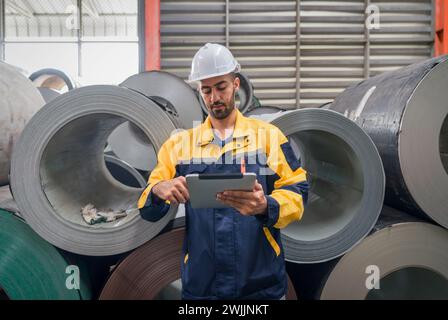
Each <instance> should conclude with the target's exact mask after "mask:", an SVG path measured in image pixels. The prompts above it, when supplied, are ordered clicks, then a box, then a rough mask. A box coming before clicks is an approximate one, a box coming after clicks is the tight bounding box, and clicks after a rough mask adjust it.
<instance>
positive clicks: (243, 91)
mask: <svg viewBox="0 0 448 320" xmlns="http://www.w3.org/2000/svg"><path fill="white" fill-rule="evenodd" d="M237 77H238V78H240V89H239V90H238V91H237V106H238V110H240V111H241V112H242V113H246V111H248V109H249V108H250V107H252V105H253V103H254V101H253V97H254V87H253V86H252V83H251V82H250V80H249V78H248V77H247V76H246V75H245V74H244V73H238V74H237ZM198 99H199V102H200V104H201V108H202V111H203V112H204V114H205V115H207V114H208V110H207V106H206V105H205V103H204V100H203V99H202V97H201V95H200V94H199V95H198Z"/></svg>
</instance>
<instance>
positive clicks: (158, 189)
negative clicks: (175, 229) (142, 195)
mask: <svg viewBox="0 0 448 320" xmlns="http://www.w3.org/2000/svg"><path fill="white" fill-rule="evenodd" d="M152 193H153V194H155V195H156V196H157V197H159V198H160V199H162V200H165V201H166V200H168V201H169V202H170V203H172V204H178V203H185V202H187V201H188V200H189V199H190V195H189V193H188V189H187V180H186V179H185V177H182V176H180V177H177V178H174V179H171V180H167V181H161V182H159V183H157V184H156V185H155V186H154V187H152Z"/></svg>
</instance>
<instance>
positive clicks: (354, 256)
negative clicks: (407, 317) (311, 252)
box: [287, 206, 448, 300]
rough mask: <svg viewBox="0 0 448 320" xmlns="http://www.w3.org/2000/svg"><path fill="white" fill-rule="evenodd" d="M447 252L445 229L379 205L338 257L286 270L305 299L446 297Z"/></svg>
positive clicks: (447, 234)
mask: <svg viewBox="0 0 448 320" xmlns="http://www.w3.org/2000/svg"><path fill="white" fill-rule="evenodd" d="M447 249H448V232H447V231H446V230H445V229H443V228H441V227H439V226H436V225H434V224H430V223H427V222H425V221H423V220H420V219H418V218H416V217H413V216H411V215H408V214H406V213H404V212H400V211H397V210H395V209H393V208H391V207H387V206H384V207H383V209H382V212H381V215H380V218H379V220H378V222H377V224H376V225H375V227H374V228H373V229H372V232H371V233H370V235H369V236H367V237H366V238H365V239H364V240H363V241H361V242H360V243H359V244H358V245H357V246H355V247H354V248H353V249H352V250H351V251H350V252H348V253H346V254H345V255H344V256H343V257H341V258H339V259H335V260H332V261H329V262H325V263H320V264H314V265H301V264H288V265H287V269H288V270H289V272H290V273H291V274H293V275H294V277H293V281H294V283H295V285H296V290H297V292H298V295H299V297H304V298H305V299H356V300H361V299H375V300H376V299H385V300H391V299H403V300H409V299H448V250H447Z"/></svg>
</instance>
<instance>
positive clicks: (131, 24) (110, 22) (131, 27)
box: [5, 0, 137, 38]
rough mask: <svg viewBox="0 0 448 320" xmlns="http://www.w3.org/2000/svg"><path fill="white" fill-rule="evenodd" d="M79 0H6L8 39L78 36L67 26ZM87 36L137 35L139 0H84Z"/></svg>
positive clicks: (74, 30)
mask: <svg viewBox="0 0 448 320" xmlns="http://www.w3.org/2000/svg"><path fill="white" fill-rule="evenodd" d="M76 5H77V1H76V0H60V1H55V0H38V1H34V0H33V1H29V0H18V1H12V0H7V1H6V7H5V13H6V38H20V37H76V29H72V30H70V29H69V28H67V27H66V25H67V19H68V18H70V16H71V15H76V11H74V10H76ZM82 13H83V36H86V37H88V36H92V37H120V36H121V37H127V36H134V37H136V36H137V25H136V20H137V19H136V17H137V1H126V0H108V1H101V0H83V1H82Z"/></svg>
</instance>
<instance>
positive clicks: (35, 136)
mask: <svg viewBox="0 0 448 320" xmlns="http://www.w3.org/2000/svg"><path fill="white" fill-rule="evenodd" d="M125 121H128V122H131V123H132V124H133V125H135V126H136V127H138V128H139V129H140V130H142V132H144V134H145V135H146V136H147V137H148V139H149V140H150V141H151V143H152V145H153V146H154V147H155V148H156V149H157V150H158V148H160V147H161V146H162V144H163V142H164V141H165V140H166V139H167V138H168V137H169V135H170V133H171V132H172V131H173V130H174V129H175V127H174V125H173V124H172V122H171V121H170V119H169V118H168V116H167V115H166V114H165V112H163V111H162V110H161V109H160V108H159V107H158V106H157V105H155V104H154V103H153V102H152V101H151V100H149V99H147V98H145V97H144V96H142V95H141V94H138V93H136V92H134V91H132V90H129V89H126V88H120V87H116V86H89V87H83V88H80V89H76V90H72V91H69V92H68V93H66V94H64V95H61V96H60V97H58V98H56V99H55V100H53V101H51V102H50V103H48V104H46V105H45V106H44V107H43V108H42V109H41V110H39V112H38V113H36V115H35V116H34V117H33V118H32V119H31V120H30V121H29V123H28V125H27V126H26V128H25V130H24V131H23V133H22V135H21V137H20V139H19V140H18V142H17V145H16V147H15V148H14V152H13V155H12V158H13V160H12V165H11V190H12V193H13V196H14V199H15V201H16V202H17V205H18V207H19V209H20V212H21V214H22V216H23V217H24V218H25V220H26V221H27V223H28V224H29V225H30V226H31V227H32V228H33V229H34V230H35V231H36V232H37V233H38V234H39V235H40V236H42V237H43V238H44V239H46V240H47V241H49V242H50V243H52V244H53V245H55V246H57V247H59V248H62V249H64V250H66V251H69V252H74V253H78V254H84V255H95V256H105V255H114V254H118V253H122V252H126V251H129V250H132V249H134V248H136V247H138V246H140V245H142V244H143V243H145V242H147V241H148V240H149V239H151V238H153V237H154V236H155V235H157V234H158V233H159V232H160V230H162V229H163V227H164V226H165V225H166V224H167V223H168V222H169V221H170V220H171V219H172V218H173V216H174V215H175V214H176V211H177V208H176V207H175V206H172V208H171V209H170V212H169V213H168V214H167V215H166V216H165V217H164V218H162V219H161V220H159V221H158V222H156V223H151V222H148V221H146V220H143V219H142V218H141V217H140V214H139V211H138V210H137V209H136V206H137V200H138V198H139V196H140V194H141V191H142V189H141V188H133V187H129V186H126V185H123V184H122V183H120V182H118V181H117V180H116V179H114V178H113V176H112V175H111V174H110V173H109V171H108V170H107V168H106V165H105V161H104V146H105V144H106V141H107V138H108V136H109V134H110V133H111V132H112V131H113V130H114V129H115V128H116V127H117V126H119V125H120V124H121V123H123V122H125ZM88 203H92V204H94V205H95V206H96V207H97V208H111V209H113V210H126V209H129V212H128V215H127V217H125V218H122V219H120V220H117V221H114V222H109V223H103V224H99V225H98V224H97V225H93V226H90V225H87V224H86V223H85V222H84V220H83V218H82V216H81V214H80V210H81V208H82V207H84V206H85V205H86V204H88Z"/></svg>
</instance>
